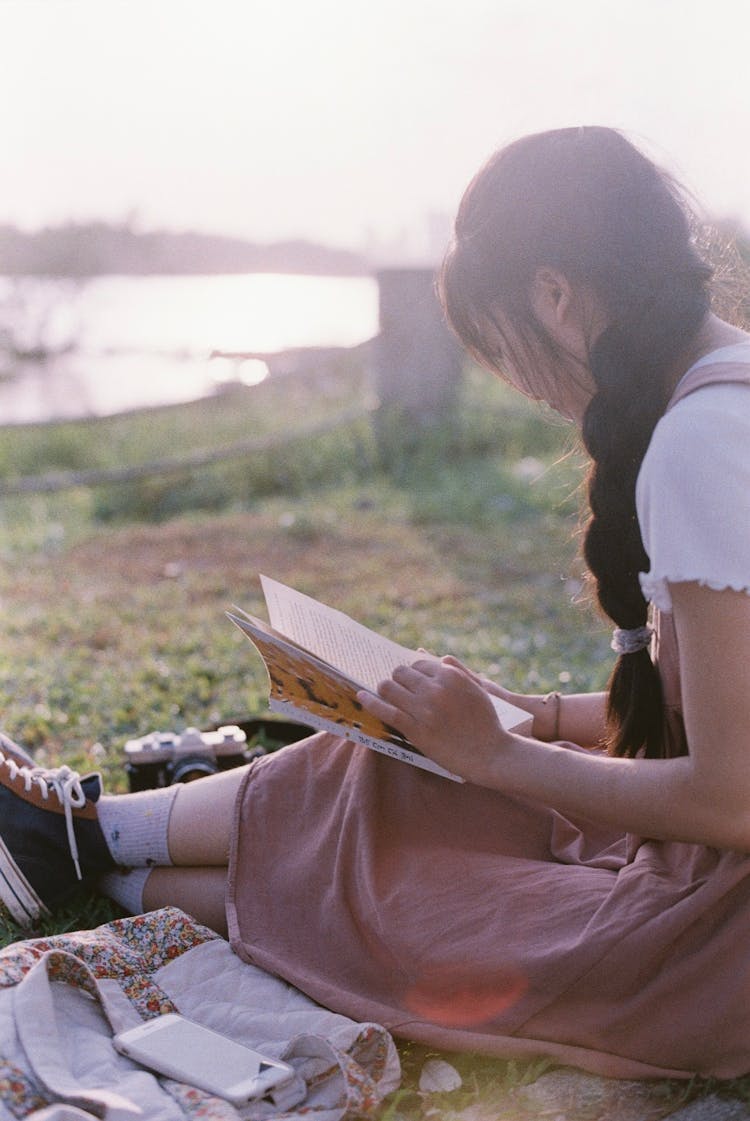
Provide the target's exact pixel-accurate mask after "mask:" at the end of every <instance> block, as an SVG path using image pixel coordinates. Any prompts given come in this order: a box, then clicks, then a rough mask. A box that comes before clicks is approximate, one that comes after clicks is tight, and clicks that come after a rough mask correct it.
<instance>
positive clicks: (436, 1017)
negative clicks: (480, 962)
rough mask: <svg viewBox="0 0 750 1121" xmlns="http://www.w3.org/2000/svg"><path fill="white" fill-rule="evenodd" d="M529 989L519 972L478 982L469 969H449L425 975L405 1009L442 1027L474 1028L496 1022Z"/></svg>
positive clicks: (499, 973) (504, 972) (500, 972)
mask: <svg viewBox="0 0 750 1121" xmlns="http://www.w3.org/2000/svg"><path fill="white" fill-rule="evenodd" d="M527 988H528V981H527V979H526V977H525V976H524V975H523V974H522V973H521V972H520V971H519V970H517V969H511V968H507V969H501V970H495V971H494V972H493V973H492V974H491V975H489V976H488V975H485V976H483V977H481V978H478V977H477V976H476V972H472V973H470V972H469V971H468V970H467V969H459V968H446V969H441V970H435V971H433V972H430V973H427V974H423V975H422V977H420V978H419V980H417V981H416V982H415V983H414V984H413V985H412V986H411V988H410V989H409V990H408V992H407V993H406V1007H407V1008H408V1009H409V1011H410V1012H413V1013H415V1014H416V1015H418V1016H420V1017H421V1018H422V1019H424V1020H429V1021H430V1023H433V1024H439V1025H440V1026H441V1027H447V1028H472V1027H477V1026H478V1025H479V1024H486V1023H489V1021H491V1020H494V1019H496V1018H497V1017H498V1016H500V1015H501V1014H502V1013H503V1012H505V1011H506V1010H507V1009H508V1008H510V1007H511V1006H512V1005H513V1004H515V1003H516V1001H518V1000H520V998H521V997H522V996H523V994H524V993H525V992H526V989H527Z"/></svg>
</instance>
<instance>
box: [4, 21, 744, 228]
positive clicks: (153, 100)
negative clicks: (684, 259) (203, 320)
mask: <svg viewBox="0 0 750 1121" xmlns="http://www.w3.org/2000/svg"><path fill="white" fill-rule="evenodd" d="M748 32H750V3H748V0H450V2H446V0H0V43H1V44H2V62H1V64H0V114H1V117H0V120H1V121H2V129H1V133H0V136H1V138H2V144H1V146H0V160H1V161H2V177H1V178H0V222H7V221H9V222H15V223H17V224H19V225H23V226H26V227H31V228H33V227H37V226H40V225H44V224H48V223H50V224H51V223H56V222H59V221H64V220H67V219H71V218H72V219H77V220H88V219H93V218H102V219H105V220H115V221H117V220H123V219H125V218H126V217H127V216H128V215H130V214H135V215H136V221H137V222H138V224H139V225H140V226H142V227H146V228H149V227H154V226H160V227H161V226H164V227H167V228H172V229H180V228H188V227H192V228H196V229H201V230H207V231H217V232H228V233H237V234H240V235H243V236H248V237H250V238H253V239H256V240H259V241H267V240H274V239H279V238H289V237H298V236H301V237H308V238H312V239H316V240H322V241H327V242H330V243H333V244H338V245H344V246H353V247H359V246H362V245H363V244H364V242H365V239H366V237H367V231H368V230H370V231H372V232H373V233H374V234H375V235H376V236H377V237H378V238H379V239H380V240H381V241H383V240H388V239H391V238H393V237H395V236H397V235H398V232H399V230H401V229H406V230H408V231H410V236H411V237H412V240H413V243H414V245H415V246H417V245H418V242H419V236H420V235H421V234H422V232H423V230H424V227H425V216H426V215H427V214H428V213H429V212H453V210H454V209H455V206H456V204H457V201H458V199H459V197H460V194H461V191H462V189H463V187H464V186H465V184H466V183H467V181H468V180H469V178H470V177H471V175H472V174H473V173H474V171H475V170H476V169H477V167H478V166H479V164H480V163H481V162H482V161H483V160H484V159H485V158H486V157H487V156H488V155H489V154H490V152H491V151H492V150H493V149H494V148H495V147H497V146H498V145H499V144H501V143H503V142H505V141H507V140H509V139H512V138H514V137H515V136H518V135H520V134H522V133H524V132H529V131H537V130H539V129H545V128H551V127H558V126H561V125H570V124H581V123H596V124H608V125H614V126H617V127H619V128H623V129H624V130H625V131H626V132H627V133H628V135H630V136H631V137H632V138H634V139H635V140H636V141H637V142H638V143H640V144H641V145H642V146H644V147H645V148H646V149H647V150H648V151H649V153H650V154H652V155H655V156H656V158H657V159H658V160H659V162H661V163H663V164H665V165H666V166H668V167H669V168H670V169H671V170H672V171H674V172H676V173H677V175H678V176H679V177H681V178H682V180H683V181H684V182H685V183H686V184H687V185H688V186H689V187H690V188H691V189H692V190H693V191H694V192H695V193H696V194H697V195H698V196H699V198H700V199H701V200H702V201H703V203H704V204H705V206H706V208H707V209H708V211H709V212H710V213H713V214H715V215H718V216H722V217H724V216H727V217H731V216H735V217H740V218H741V219H742V220H743V222H744V223H745V225H747V226H748V227H750V80H749V79H748V69H749V68H750V35H749V34H748Z"/></svg>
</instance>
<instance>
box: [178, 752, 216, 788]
mask: <svg viewBox="0 0 750 1121" xmlns="http://www.w3.org/2000/svg"><path fill="white" fill-rule="evenodd" d="M218 769H219V768H218V767H217V766H216V762H215V760H214V759H211V758H207V757H206V756H205V755H186V756H184V757H183V758H182V759H178V761H177V762H176V763H175V764H174V766H173V767H172V778H171V782H172V783H175V782H193V781H194V780H195V779H197V778H204V776H205V775H215V774H216V772H217V771H218Z"/></svg>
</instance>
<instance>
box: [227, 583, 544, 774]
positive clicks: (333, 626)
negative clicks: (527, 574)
mask: <svg viewBox="0 0 750 1121" xmlns="http://www.w3.org/2000/svg"><path fill="white" fill-rule="evenodd" d="M260 580H261V584H262V587H263V594H264V596H265V599H266V606H267V607H268V617H269V620H270V625H269V624H268V623H264V622H262V621H261V620H260V619H256V618H254V617H253V616H252V615H247V614H246V613H245V612H244V611H242V610H241V609H240V608H235V609H234V611H228V612H227V615H228V616H229V618H230V619H231V620H232V622H233V623H235V624H236V625H237V626H238V627H239V628H240V630H241V631H243V632H244V634H246V635H247V637H248V638H249V639H250V641H251V642H253V643H254V644H255V646H256V647H257V649H258V651H259V653H260V655H261V657H262V658H263V661H264V662H265V664H266V669H267V670H268V677H269V681H270V696H269V705H270V707H271V709H272V710H273V711H274V712H280V713H283V714H284V715H285V716H287V717H290V718H291V719H293V720H298V721H299V722H300V723H302V724H309V725H310V727H312V728H319V729H321V730H322V731H326V732H335V733H336V734H337V735H340V736H343V737H344V738H346V739H348V740H353V741H354V742H356V743H362V744H366V745H367V746H368V747H373V748H375V750H376V751H382V752H384V753H385V754H386V755H390V756H392V757H393V758H395V759H401V760H403V761H404V762H406V763H412V764H413V765H415V766H417V767H423V768H424V769H425V770H428V771H433V772H435V773H436V774H439V775H444V776H445V777H446V778H451V779H454V780H455V781H456V782H461V781H462V780H461V779H460V778H459V777H458V776H457V775H454V774H452V773H451V772H450V771H447V770H446V769H445V768H444V767H441V766H439V764H437V763H433V761H432V760H431V759H428V758H427V757H426V756H425V755H422V754H421V752H419V751H418V750H417V748H415V747H414V746H413V745H412V744H410V743H409V741H408V740H406V739H404V737H403V736H402V735H401V734H400V733H399V732H397V731H396V730H395V728H391V727H389V726H388V725H387V724H384V723H383V722H382V721H381V720H379V719H378V718H377V717H376V716H373V715H371V713H369V712H365V710H364V709H363V708H362V706H361V704H360V703H359V701H358V700H357V693H358V692H359V691H360V690H361V689H368V690H370V691H371V692H373V693H374V692H375V690H376V688H377V686H378V684H379V682H381V681H384V680H385V679H386V678H387V677H390V676H391V674H392V672H393V670H394V669H395V668H396V666H402V665H409V664H411V663H412V662H416V661H420V660H423V659H424V658H426V657H428V658H429V657H431V656H432V655H429V654H423V653H418V652H417V651H416V650H409V649H408V648H407V647H406V646H399V644H398V643H396V642H391V641H390V639H387V638H383V637H381V635H379V634H376V633H375V631H371V630H369V629H368V628H367V627H364V626H362V624H361V623H357V622H355V621H354V619H350V618H349V616H348V615H345V614H344V613H343V612H342V611H336V610H334V609H333V608H331V607H326V606H325V604H323V603H319V602H318V600H316V599H312V598H311V597H310V596H306V595H303V594H302V593H301V592H296V591H295V590H294V589H293V588H288V587H286V585H284V584H279V583H278V582H277V581H276V580H270V579H269V578H268V577H267V576H261V578H260ZM491 700H492V702H493V704H494V705H495V707H496V709H497V713H498V716H499V717H500V720H501V722H502V724H503V727H505V728H507V729H508V730H517V731H524V730H528V729H529V728H530V725H531V717H530V716H529V714H528V712H524V711H523V709H520V708H517V707H516V706H515V705H512V704H509V703H508V702H507V701H503V700H501V699H500V698H499V697H494V696H493V697H491ZM524 726H525V727H524ZM467 749H468V750H470V745H467Z"/></svg>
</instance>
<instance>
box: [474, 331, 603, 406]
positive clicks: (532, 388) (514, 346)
mask: <svg viewBox="0 0 750 1121" xmlns="http://www.w3.org/2000/svg"><path fill="white" fill-rule="evenodd" d="M484 335H485V339H486V353H487V355H488V357H487V359H486V360H485V361H484V362H483V363H482V364H483V365H484V366H485V368H486V369H488V370H489V371H490V372H491V373H493V374H495V376H496V377H500V378H502V380H503V381H506V382H508V384H509V385H512V386H513V388H514V389H517V390H518V391H519V393H522V394H523V395H524V396H525V397H529V398H531V400H532V401H544V402H545V404H547V405H549V406H550V408H551V409H554V411H555V412H556V413H558V414H559V416H561V417H562V418H563V419H564V420H567V421H570V422H571V423H573V424H577V425H580V424H581V421H582V420H583V414H584V413H585V411H586V407H587V406H588V403H589V401H590V400H591V398H592V397H593V395H594V392H595V385H594V380H593V378H592V376H591V372H590V370H589V367H588V363H587V362H586V361H585V360H584V359H582V358H581V357H580V356H578V355H576V354H572V353H567V352H565V351H563V350H562V349H561V348H560V347H559V345H557V344H556V343H555V342H554V341H553V340H549V341H548V342H545V341H544V340H543V339H542V338H539V339H537V340H534V341H533V342H531V341H529V340H527V339H525V338H522V337H521V335H520V334H519V333H518V332H517V331H516V330H515V329H514V328H513V326H512V325H511V323H510V321H509V320H508V319H507V318H506V317H505V316H500V315H497V316H495V320H494V322H492V323H488V324H487V326H486V328H485V330H484ZM489 356H491V357H489Z"/></svg>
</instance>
